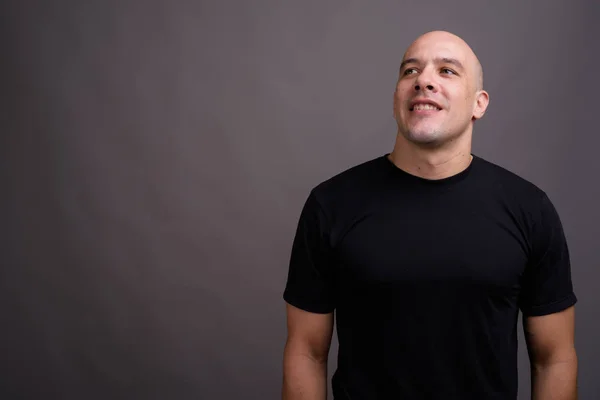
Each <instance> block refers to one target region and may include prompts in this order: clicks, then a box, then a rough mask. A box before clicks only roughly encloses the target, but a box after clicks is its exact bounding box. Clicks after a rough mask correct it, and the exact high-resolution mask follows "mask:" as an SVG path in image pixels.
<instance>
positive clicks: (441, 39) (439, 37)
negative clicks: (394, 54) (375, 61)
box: [403, 31, 483, 90]
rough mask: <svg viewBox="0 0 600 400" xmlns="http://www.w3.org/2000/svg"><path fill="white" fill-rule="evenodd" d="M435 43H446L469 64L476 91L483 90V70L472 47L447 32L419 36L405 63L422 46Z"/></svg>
mask: <svg viewBox="0 0 600 400" xmlns="http://www.w3.org/2000/svg"><path fill="white" fill-rule="evenodd" d="M433 43H444V44H446V45H447V46H448V47H449V48H450V49H451V51H452V52H454V53H458V54H457V55H459V56H461V58H463V59H464V61H465V63H466V64H467V65H466V67H467V69H468V70H469V72H470V74H471V75H472V78H473V83H474V87H475V90H482V89H483V68H482V66H481V63H480V62H479V59H478V58H477V56H476V55H475V52H474V51H473V49H471V47H470V46H469V45H468V44H467V42H465V41H464V40H463V39H462V38H460V37H459V36H457V35H455V34H453V33H450V32H446V31H431V32H427V33H425V34H423V35H421V36H419V37H418V38H417V39H416V40H415V41H414V42H413V43H412V44H411V45H410V46H409V47H408V49H407V50H406V52H405V53H404V57H403V62H404V61H406V60H407V59H408V58H410V57H411V54H412V52H413V51H414V50H415V49H418V48H420V47H422V46H428V45H429V46H430V45H431V44H433Z"/></svg>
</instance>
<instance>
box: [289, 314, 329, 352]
mask: <svg viewBox="0 0 600 400" xmlns="http://www.w3.org/2000/svg"><path fill="white" fill-rule="evenodd" d="M286 313H287V330H288V334H287V342H286V351H287V352H289V353H294V354H302V355H305V356H308V357H310V358H311V359H313V360H316V361H319V362H324V361H326V360H327V356H328V354H329V348H330V345H331V337H332V335H333V324H334V319H333V313H332V312H331V313H325V314H323V313H312V312H308V311H304V310H302V309H300V308H297V307H295V306H293V305H291V304H289V303H286Z"/></svg>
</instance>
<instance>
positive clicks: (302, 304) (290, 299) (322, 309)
mask: <svg viewBox="0 0 600 400" xmlns="http://www.w3.org/2000/svg"><path fill="white" fill-rule="evenodd" d="M283 299H284V300H285V301H286V302H287V303H288V304H290V305H292V306H294V307H296V308H299V309H301V310H304V311H307V312H311V313H315V314H329V313H332V312H333V311H334V309H335V307H332V306H329V305H325V306H324V305H319V304H314V303H310V302H307V301H305V300H300V299H299V298H298V297H295V296H293V295H292V294H291V293H289V292H287V291H286V292H284V293H283Z"/></svg>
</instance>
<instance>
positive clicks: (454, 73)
mask: <svg viewBox="0 0 600 400" xmlns="http://www.w3.org/2000/svg"><path fill="white" fill-rule="evenodd" d="M442 72H443V73H444V74H448V73H449V74H450V75H456V72H454V71H452V70H451V69H450V68H442Z"/></svg>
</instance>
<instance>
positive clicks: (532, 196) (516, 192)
mask: <svg viewBox="0 0 600 400" xmlns="http://www.w3.org/2000/svg"><path fill="white" fill-rule="evenodd" d="M477 163H478V168H477V173H476V175H477V178H478V179H479V180H481V181H483V182H486V183H487V185H489V187H491V188H494V189H496V190H499V191H501V192H502V193H503V194H504V195H507V196H509V197H513V198H514V199H515V200H517V201H519V202H525V203H527V202H528V200H529V201H533V202H539V201H540V200H542V199H543V198H544V197H546V193H545V192H544V190H543V189H542V188H540V187H539V186H538V185H537V184H535V183H533V182H532V181H531V180H528V179H526V178H524V177H523V176H521V175H518V174H517V173H515V172H514V171H511V170H509V169H508V168H506V167H504V166H501V165H499V164H496V163H494V162H491V161H488V160H486V159H484V158H481V157H477Z"/></svg>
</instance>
